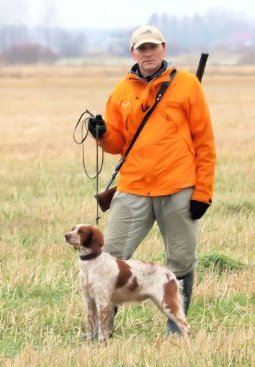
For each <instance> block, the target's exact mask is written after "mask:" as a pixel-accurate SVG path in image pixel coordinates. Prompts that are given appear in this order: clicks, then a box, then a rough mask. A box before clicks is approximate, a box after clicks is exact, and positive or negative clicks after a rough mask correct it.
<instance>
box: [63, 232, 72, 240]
mask: <svg viewBox="0 0 255 367" xmlns="http://www.w3.org/2000/svg"><path fill="white" fill-rule="evenodd" d="M64 236H65V239H66V241H67V240H68V239H69V238H70V236H71V235H70V233H65V235H64Z"/></svg>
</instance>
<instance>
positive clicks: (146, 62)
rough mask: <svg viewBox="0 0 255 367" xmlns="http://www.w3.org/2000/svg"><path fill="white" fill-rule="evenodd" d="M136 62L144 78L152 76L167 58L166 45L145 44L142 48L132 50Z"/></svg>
mask: <svg viewBox="0 0 255 367" xmlns="http://www.w3.org/2000/svg"><path fill="white" fill-rule="evenodd" d="M131 53H132V56H133V58H134V60H135V61H136V62H137V63H138V65H139V69H140V71H141V73H142V75H143V76H149V75H152V74H153V73H154V72H155V71H156V70H157V69H159V67H160V65H161V64H162V61H163V59H164V57H165V45H164V44H160V45H156V44H154V43H143V44H142V45H141V46H139V47H137V48H134V49H133V50H131Z"/></svg>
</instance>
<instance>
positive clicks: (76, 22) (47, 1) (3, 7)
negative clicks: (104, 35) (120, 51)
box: [0, 0, 255, 29]
mask: <svg viewBox="0 0 255 367" xmlns="http://www.w3.org/2000/svg"><path fill="white" fill-rule="evenodd" d="M42 4H44V5H42ZM215 7H223V8H225V9H226V10H228V11H232V12H233V13H235V14H240V15H245V16H247V17H248V18H253V19H254V21H255V0H177V1H176V0H175V1H173V0H172V1H171V0H99V1H96V0H0V15H1V18H2V22H3V19H5V21H7V20H8V19H11V21H10V22H11V23H17V22H18V23H20V22H22V21H23V22H24V23H26V24H28V25H31V24H38V23H43V20H44V21H45V22H47V23H50V25H60V26H64V27H67V28H80V27H82V28H108V29H109V28H128V27H135V26H140V25H143V24H146V23H147V21H148V19H149V17H150V16H151V15H152V14H153V13H158V14H159V15H162V14H163V13H167V14H169V15H178V16H182V15H188V16H191V15H194V14H195V13H199V14H200V15H203V14H205V13H206V12H207V11H208V10H209V9H212V8H215ZM45 9H47V11H46V12H45ZM5 13H6V14H5ZM21 14H23V17H22V16H21ZM2 15H4V17H2ZM0 23H1V19H0Z"/></svg>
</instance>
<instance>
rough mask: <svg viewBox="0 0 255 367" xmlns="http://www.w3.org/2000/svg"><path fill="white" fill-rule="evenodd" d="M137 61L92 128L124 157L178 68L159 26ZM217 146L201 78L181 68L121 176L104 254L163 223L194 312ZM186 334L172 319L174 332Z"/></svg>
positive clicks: (137, 43)
mask: <svg viewBox="0 0 255 367" xmlns="http://www.w3.org/2000/svg"><path fill="white" fill-rule="evenodd" d="M130 49H131V54H132V56H133V58H134V60H135V61H136V63H135V65H134V66H133V67H132V68H131V70H130V72H129V73H128V74H127V75H126V76H125V78H124V79H123V80H122V81H121V82H120V83H119V84H118V85H117V86H116V87H115V89H114V91H113V93H112V94H111V96H110V98H109V100H108V102H107V105H106V111H105V118H104V119H103V118H102V116H101V115H97V116H96V117H93V118H90V120H89V124H88V128H89V131H90V133H91V134H92V135H93V136H94V137H96V130H97V132H98V137H99V144H100V146H101V147H102V148H103V149H104V151H106V152H109V153H112V154H121V155H123V154H124V153H125V151H126V150H127V148H128V146H129V144H130V142H131V140H132V138H133V136H134V134H135V132H136V130H137V128H138V126H139V124H140V122H141V121H142V119H143V117H144V116H145V114H146V112H147V111H148V110H149V109H150V108H151V107H152V106H153V104H154V102H155V99H156V95H157V93H158V91H159V89H160V85H161V83H162V82H164V81H169V80H170V77H171V75H172V74H171V72H172V71H173V70H174V69H176V68H175V66H173V65H169V64H168V63H167V62H166V61H165V59H164V58H165V55H166V43H165V39H164V37H163V35H162V34H161V32H160V31H159V30H158V29H157V28H156V27H152V26H144V27H140V28H138V29H136V30H135V31H134V33H133V34H132V37H131V42H130ZM215 161H216V155H215V147H214V137H213V131H212V126H211V121H210V116H209V111H208V106H207V103H206V100H205V97H204V94H203V91H202V88H201V85H200V83H199V81H198V79H197V78H196V76H194V75H193V74H191V73H189V72H186V71H178V72H177V73H176V74H175V76H174V79H173V80H172V82H171V85H170V86H169V88H168V89H167V91H166V92H165V94H164V96H163V97H162V100H161V101H160V102H159V103H158V105H157V107H156V109H155V110H154V112H153V113H152V115H151V116H150V118H149V119H148V121H147V122H146V124H145V126H144V128H143V130H142V132H141V133H140V135H139V137H138V139H137V140H136V142H135V144H134V146H133V147H132V149H131V151H130V153H129V155H128V158H127V160H126V161H125V162H124V164H123V166H122V168H121V170H120V173H119V181H118V185H117V192H116V193H115V195H114V197H113V200H112V203H111V207H110V213H109V219H108V224H107V227H106V230H105V247H104V251H106V252H109V253H111V254H112V255H114V256H117V257H120V258H124V259H128V258H130V257H131V256H132V255H133V253H134V251H135V249H136V248H137V246H138V245H139V243H140V242H141V241H142V240H143V239H144V238H145V236H146V235H147V234H148V232H149V230H150V229H151V227H152V225H153V223H154V222H155V221H156V222H157V224H158V226H159V229H160V233H161V235H162V237H163V241H164V245H165V249H166V256H167V260H166V265H167V266H168V267H169V268H170V269H171V270H172V271H173V272H174V273H175V274H176V276H177V277H178V279H182V280H183V293H184V300H185V302H184V306H185V312H186V314H187V312H188V308H189V304H190V299H191V293H192V285H193V278H194V270H195V265H196V243H197V235H198V219H200V218H201V217H202V216H203V215H204V213H205V212H206V210H207V208H208V207H209V206H210V204H211V202H212V191H213V182H214V170H215ZM170 333H180V330H178V328H177V326H176V325H175V324H174V323H173V322H172V321H171V320H168V322H167V327H166V334H170Z"/></svg>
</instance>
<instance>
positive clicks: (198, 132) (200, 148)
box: [189, 77, 216, 204]
mask: <svg viewBox="0 0 255 367" xmlns="http://www.w3.org/2000/svg"><path fill="white" fill-rule="evenodd" d="M194 78H195V77H194ZM191 96H192V97H191V105H190V116H189V121H190V131H191V138H192V141H193V145H194V149H195V155H196V157H195V159H196V184H195V188H194V191H193V195H192V199H193V200H198V201H202V202H205V203H208V204H210V203H211V202H212V192H213V183H214V175H215V161H216V152H215V143H214V135H213V130H212V124H211V119H210V114H209V109H208V105H207V102H206V100H205V96H204V92H203V90H202V87H201V84H200V83H199V81H198V80H197V79H196V78H195V81H194V84H193V91H192V93H191Z"/></svg>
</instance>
